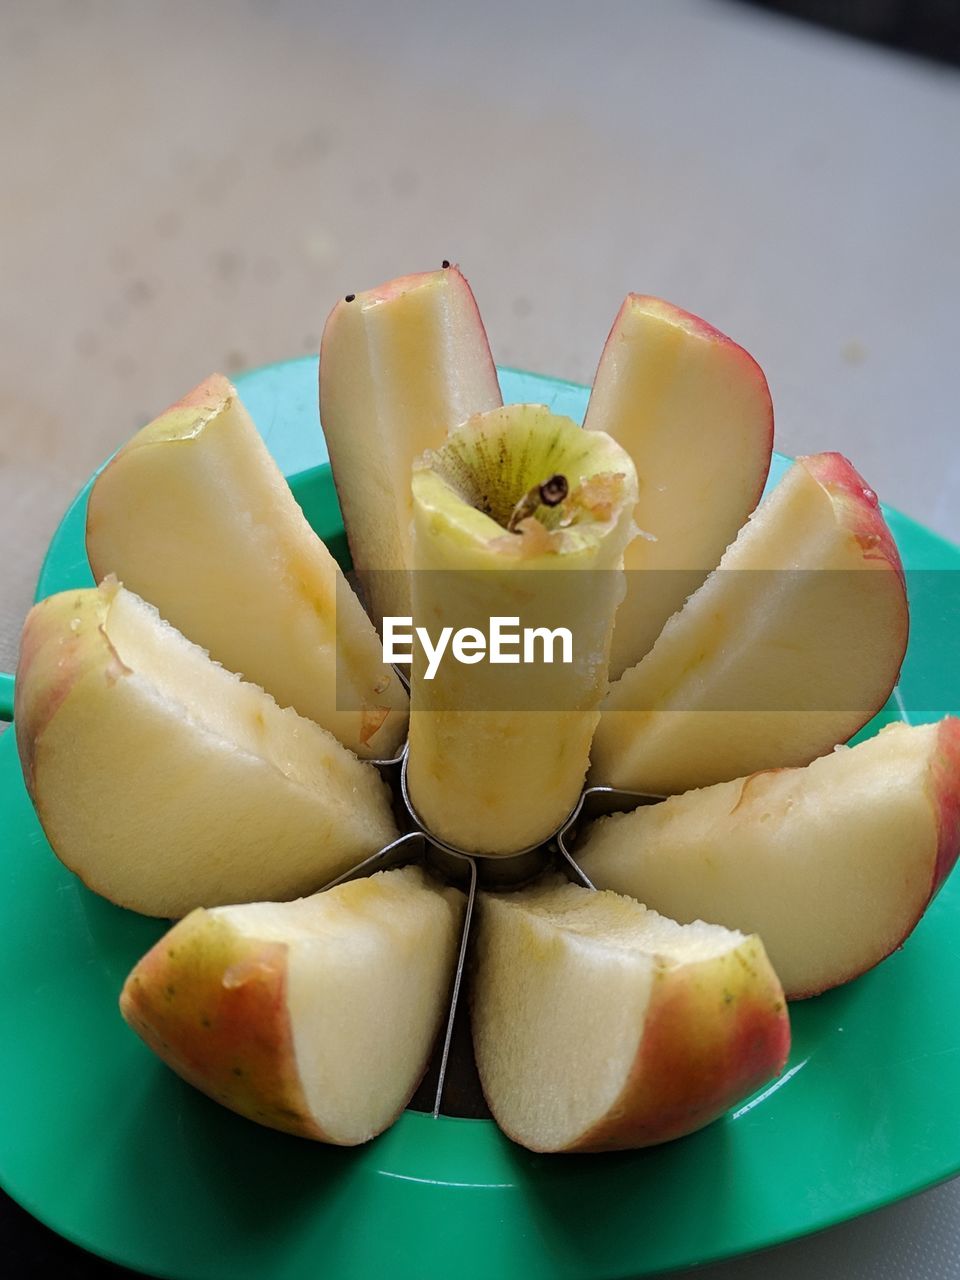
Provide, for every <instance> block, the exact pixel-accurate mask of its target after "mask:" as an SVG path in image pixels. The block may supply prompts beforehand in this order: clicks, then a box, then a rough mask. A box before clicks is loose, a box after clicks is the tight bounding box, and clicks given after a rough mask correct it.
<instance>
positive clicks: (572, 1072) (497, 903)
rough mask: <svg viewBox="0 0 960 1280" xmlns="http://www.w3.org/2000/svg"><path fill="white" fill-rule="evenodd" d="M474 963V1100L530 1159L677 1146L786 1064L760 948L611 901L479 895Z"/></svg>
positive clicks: (779, 1014) (550, 894) (782, 1030)
mask: <svg viewBox="0 0 960 1280" xmlns="http://www.w3.org/2000/svg"><path fill="white" fill-rule="evenodd" d="M474 967H475V976H474V983H473V998H472V1025H473V1042H474V1051H475V1053H476V1058H477V1067H478V1069H479V1072H480V1082H481V1084H482V1086H483V1092H484V1095H485V1097H486V1099H487V1103H488V1105H489V1107H490V1110H491V1111H492V1112H493V1116H494V1119H495V1120H496V1121H497V1124H499V1126H500V1127H501V1129H503V1131H504V1132H505V1133H506V1134H507V1135H508V1136H509V1137H511V1138H513V1140H514V1141H515V1142H519V1143H520V1144H521V1145H522V1146H524V1147H528V1148H530V1150H532V1151H614V1150H621V1149H625V1148H632V1147H647V1146H652V1145H653V1144H655V1143H658V1142H667V1141H669V1140H670V1139H672V1138H679V1137H682V1136H683V1135H684V1134H687V1133H692V1132H693V1131H694V1130H695V1129H700V1128H702V1127H703V1126H704V1125H706V1124H709V1123H710V1121H711V1120H715V1119H716V1118H717V1117H718V1116H719V1115H722V1114H723V1112H724V1111H726V1110H727V1109H728V1108H729V1107H731V1106H732V1105H733V1104H734V1103H735V1102H738V1101H739V1100H740V1099H741V1098H744V1097H746V1096H747V1095H748V1094H750V1093H752V1092H753V1091H754V1090H755V1089H757V1088H759V1086H760V1085H762V1084H763V1083H764V1082H765V1081H767V1080H769V1079H770V1078H771V1077H772V1076H775V1075H777V1074H778V1073H779V1072H780V1071H781V1070H782V1068H783V1066H784V1063H785V1062H786V1060H787V1054H788V1052H789V1048H790V1023H789V1019H788V1015H787V1010H786V1003H785V1001H784V998H783V991H782V990H781V988H780V983H779V981H778V979H777V975H776V974H775V973H774V971H773V969H772V968H771V966H770V962H769V961H768V960H767V957H766V955H765V953H764V949H763V944H762V943H761V941H760V939H759V938H757V937H744V935H743V934H741V933H736V932H731V931H729V930H727V929H723V928H721V927H719V926H717V925H711V924H703V923H702V922H700V921H698V922H697V923H696V924H690V925H679V924H676V923H675V922H674V921H673V920H667V919H665V918H664V917H663V916H659V915H657V913H656V912H655V911H648V910H647V908H646V907H642V906H640V905H639V904H638V903H636V902H634V901H633V900H632V899H630V898H621V897H619V896H618V895H617V894H615V893H593V892H591V891H590V890H589V889H581V888H580V887H579V886H577V885H572V884H564V885H560V886H551V885H548V886H543V887H538V888H535V889H528V890H523V891H521V892H519V893H515V894H510V895H506V896H502V897H494V896H489V895H484V896H483V898H482V901H481V911H480V927H479V934H478V938H477V947H476V953H475V957H474Z"/></svg>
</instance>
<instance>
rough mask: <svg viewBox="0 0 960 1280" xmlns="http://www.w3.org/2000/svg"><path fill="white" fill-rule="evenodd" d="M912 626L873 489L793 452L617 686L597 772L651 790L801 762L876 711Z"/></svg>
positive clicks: (604, 718)
mask: <svg viewBox="0 0 960 1280" xmlns="http://www.w3.org/2000/svg"><path fill="white" fill-rule="evenodd" d="M907 628H908V608H907V596H906V587H905V583H904V574H903V569H902V567H901V564H900V557H899V555H898V553H897V549H896V545H895V544H894V541H893V537H892V535H891V533H890V530H889V529H888V528H887V525H886V523H885V522H884V519H883V516H882V514H881V512H880V508H879V504H878V502H877V497H876V494H875V493H874V492H873V491H872V490H871V489H869V488H868V487H867V486H866V484H865V483H864V481H863V479H862V478H861V477H860V476H859V475H858V474H857V472H856V471H855V470H854V468H853V467H852V466H851V464H850V463H849V462H848V461H847V460H846V459H845V458H843V457H841V456H840V454H837V453H822V454H817V455H815V456H813V457H809V458H800V459H799V460H798V461H797V462H796V463H795V464H794V465H793V466H792V467H791V469H790V470H789V472H788V473H787V475H786V476H785V477H784V479H783V480H782V481H781V483H780V484H779V485H778V486H777V488H776V489H774V491H773V492H772V494H771V495H770V496H769V497H768V498H767V499H766V500H765V501H764V502H763V503H761V505H760V507H759V508H758V509H757V511H756V512H755V513H754V515H753V516H752V517H751V518H750V520H749V521H748V523H747V524H746V525H745V526H744V528H743V530H742V531H741V533H740V535H739V536H738V538H737V540H736V542H734V544H733V545H732V546H731V547H730V549H729V550H728V551H727V553H726V555H725V556H724V557H723V559H722V560H721V562H720V567H719V568H718V569H717V570H716V571H715V572H714V573H713V574H711V576H710V577H709V578H708V579H707V581H706V582H705V583H704V584H703V586H702V587H701V588H700V589H699V590H698V591H697V592H695V593H694V594H693V595H692V596H691V597H690V599H689V600H688V601H687V603H686V604H685V605H684V607H683V608H682V609H681V611H680V612H679V613H678V614H676V615H674V617H673V618H671V619H670V621H669V622H668V623H667V625H666V627H665V628H664V630H663V632H662V634H661V636H660V638H659V640H658V641H657V643H656V644H655V645H654V647H653V649H652V650H651V651H650V653H648V654H647V656H646V657H645V658H644V659H643V660H642V661H641V662H640V663H638V664H637V666H635V667H631V668H630V670H628V671H626V672H624V674H623V675H622V676H621V677H620V679H619V680H618V681H617V682H616V683H615V684H613V685H612V686H611V688H610V692H609V694H608V695H607V698H606V700H605V702H604V705H603V709H602V715H601V721H600V725H599V727H598V729H597V734H596V738H595V739H594V744H593V752H592V762H593V772H592V779H593V781H594V782H597V783H607V784H610V785H612V786H615V787H622V788H625V789H627V790H634V791H642V792H647V793H650V794H653V795H659V794H667V793H671V792H678V791H688V790H690V789H691V788H692V787H702V786H707V785H709V784H710V783H713V782H723V781H727V780H729V779H731V778H737V777H742V776H743V775H745V774H748V773H755V772H756V771H758V770H760V769H769V768H774V767H777V766H784V765H802V764H807V763H809V761H811V760H812V759H814V758H815V757H816V756H819V755H823V754H824V752H826V751H829V750H830V749H831V748H832V747H833V746H834V745H835V744H836V743H838V742H843V741H846V739H847V738H849V737H850V736H851V735H852V734H854V733H855V732H856V731H857V730H858V729H859V728H860V727H861V726H862V725H864V724H865V723H866V722H867V721H868V720H869V719H870V718H871V717H872V716H873V715H874V714H875V713H876V712H877V711H879V710H880V708H881V707H882V706H883V704H884V702H885V701H886V699H887V697H888V696H889V694H890V691H891V689H892V688H893V686H894V684H895V682H896V679H897V675H898V673H899V671H900V664H901V662H902V661H903V655H904V650H905V649H906V643H907Z"/></svg>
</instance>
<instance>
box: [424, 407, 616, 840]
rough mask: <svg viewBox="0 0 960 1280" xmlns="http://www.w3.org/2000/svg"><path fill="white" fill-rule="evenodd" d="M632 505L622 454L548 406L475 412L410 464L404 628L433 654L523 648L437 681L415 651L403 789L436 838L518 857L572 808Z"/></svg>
mask: <svg viewBox="0 0 960 1280" xmlns="http://www.w3.org/2000/svg"><path fill="white" fill-rule="evenodd" d="M550 485H553V486H555V487H556V488H557V493H556V495H553V496H552V497H551V494H550V493H548V492H547V490H548V487H549V486H550ZM636 493H637V489H636V477H635V474H634V470H633V463H632V462H631V461H630V459H629V458H628V457H627V455H626V453H624V451H623V450H622V449H621V448H620V446H619V445H618V444H615V443H614V441H613V440H611V439H610V437H609V436H606V435H604V434H603V433H602V432H599V431H581V430H580V428H579V427H577V426H576V425H575V424H574V423H573V422H571V421H570V419H569V418H560V417H557V416H556V415H555V414H552V413H550V411H549V410H548V409H546V408H545V407H544V406H543V405H507V406H505V407H504V408H502V409H493V410H491V411H490V412H489V413H484V414H478V415H477V416H476V417H474V418H471V419H470V420H469V421H468V422H467V423H466V424H465V425H464V426H462V427H460V428H459V429H458V430H457V431H455V432H453V434H452V435H451V436H450V437H449V439H448V440H447V441H446V443H445V444H443V445H442V446H441V448H439V449H437V450H434V451H433V452H432V453H427V454H425V455H424V457H423V459H422V460H421V461H420V462H418V463H417V465H416V467H415V468H414V473H413V496H414V511H415V523H414V549H413V565H414V569H415V572H414V574H413V616H414V618H415V619H417V620H418V621H420V620H422V621H423V622H424V623H425V624H426V628H427V630H428V631H429V633H430V635H431V637H432V639H433V640H434V642H435V643H436V642H437V641H438V639H439V637H440V636H441V634H443V633H444V632H446V633H448V634H453V635H454V636H455V637H458V638H460V637H463V636H464V635H467V636H471V637H472V638H473V639H475V640H476V639H477V638H478V637H481V638H483V637H485V636H486V633H487V632H488V631H491V632H492V627H493V624H494V622H495V621H498V622H500V623H506V624H511V625H512V626H513V627H515V631H512V632H510V633H509V634H515V635H516V636H517V637H518V640H517V642H516V643H515V645H513V646H511V647H510V650H509V653H505V654H502V655H501V656H500V658H499V659H498V658H497V656H496V654H495V653H494V651H493V649H492V647H491V648H490V649H488V650H487V651H486V652H485V653H477V652H476V651H474V652H473V653H471V654H468V655H462V656H460V657H459V659H458V657H457V655H456V650H455V651H454V653H451V654H450V655H448V656H447V657H445V658H444V660H443V661H442V662H441V663H440V665H439V668H438V669H437V670H435V671H433V672H432V673H431V671H430V668H429V665H428V664H427V662H426V661H425V653H424V650H423V649H422V648H420V647H419V646H418V647H417V648H416V649H415V650H414V661H413V667H412V683H411V715H410V741H409V753H408V757H407V779H408V784H409V793H410V798H411V800H412V801H413V804H414V806H415V808H416V809H417V811H418V813H419V815H420V818H421V819H422V820H423V821H424V822H425V824H426V826H427V827H428V828H429V829H430V830H431V831H432V832H433V834H434V835H436V836H439V837H440V839H441V840H444V841H446V842H447V843H449V844H452V845H454V846H455V847H456V848H458V849H462V850H466V851H469V852H473V853H482V854H490V855H504V854H512V853H517V852H519V851H521V850H523V849H526V848H527V847H528V846H530V845H532V844H535V843H537V842H539V841H541V840H544V839H546V838H547V837H548V836H549V835H550V834H551V833H552V832H553V831H554V830H556V828H557V827H558V826H559V824H560V823H561V822H562V821H563V819H564V818H565V817H566V816H567V814H568V813H569V812H570V810H571V809H572V808H573V806H574V804H575V803H576V801H577V798H578V796H579V794H580V790H581V788H582V786H583V780H584V777H585V775H586V771H587V765H588V762H589V754H590V740H591V738H592V737H593V731H594V729H595V727H596V723H597V717H598V708H599V704H600V701H601V699H602V697H603V694H604V691H605V688H606V672H607V658H608V654H609V650H610V632H611V629H612V626H613V617H614V614H615V612H616V608H617V605H618V603H619V602H620V600H621V599H622V595H623V574H622V572H621V566H622V563H623V548H624V546H625V544H626V541H627V539H628V537H629V536H630V531H631V528H632V525H631V512H632V510H633V504H634V502H635V501H636ZM554 499H555V500H554ZM562 630H565V631H566V632H567V634H568V636H569V652H565V651H564V646H563V642H562V637H559V633H560V632H561V631H562ZM531 636H532V637H533V641H532V643H531V644H530V645H529V647H528V640H529V639H530V637H531ZM555 637H558V638H556V639H555ZM478 643H479V641H478ZM478 659H479V661H478Z"/></svg>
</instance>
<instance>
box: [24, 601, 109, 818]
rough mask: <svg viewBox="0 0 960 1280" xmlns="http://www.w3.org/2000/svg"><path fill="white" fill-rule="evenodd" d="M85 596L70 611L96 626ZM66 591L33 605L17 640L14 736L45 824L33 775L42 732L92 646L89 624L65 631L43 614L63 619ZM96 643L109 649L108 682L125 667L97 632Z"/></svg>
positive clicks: (87, 663)
mask: <svg viewBox="0 0 960 1280" xmlns="http://www.w3.org/2000/svg"><path fill="white" fill-rule="evenodd" d="M89 594H90V593H89V592H87V591H82V592H80V593H79V594H78V596H77V599H76V601H75V602H74V606H73V607H74V610H75V611H76V613H77V615H78V617H82V618H83V621H84V623H88V624H89V626H95V625H96V622H97V619H96V617H95V614H94V611H95V608H96V605H95V604H92V602H91V601H90V599H89V598H88V597H89ZM68 595H69V592H61V593H59V594H58V595H55V596H48V597H47V598H46V599H45V600H41V601H40V602H39V604H35V605H34V606H33V608H32V609H31V610H30V612H29V613H28V614H27V618H26V621H25V622H24V624H23V632H22V633H21V636H20V656H19V659H18V662H17V679H16V683H15V686H14V689H15V692H14V709H13V723H14V730H15V732H16V736H17V750H18V752H19V754H20V764H21V767H22V769H23V779H24V782H25V783H26V787H27V791H28V793H29V795H30V799H31V800H32V801H33V803H34V807H35V808H36V810H37V813H38V815H39V817H40V820H41V822H42V821H43V813H42V805H41V804H40V802H39V799H38V794H37V787H36V776H37V767H36V766H37V754H38V752H39V750H40V747H41V742H42V739H43V732H44V730H45V729H46V727H47V725H48V724H49V723H50V721H51V720H52V719H53V717H54V715H55V714H56V712H57V711H58V710H59V708H60V707H61V705H62V704H63V702H64V701H65V700H66V699H67V697H69V695H70V693H71V691H72V690H73V689H74V687H75V686H76V684H77V683H78V682H79V681H80V680H81V679H82V678H83V677H84V676H85V675H86V674H87V672H88V670H89V669H90V666H91V656H92V655H91V645H90V640H89V637H88V635H87V634H86V631H87V626H86V625H84V626H82V627H77V628H75V629H73V630H71V631H70V632H69V633H65V632H64V629H63V627H61V626H58V625H53V626H51V625H50V624H49V623H48V621H47V615H48V614H52V615H53V617H54V618H57V617H58V615H61V614H62V612H63V605H64V600H65V598H66V597H67V596H68ZM98 642H99V643H100V644H102V646H103V648H105V649H106V650H108V653H109V660H108V661H107V663H106V665H105V678H106V679H107V680H108V681H109V682H111V683H112V682H113V681H114V680H118V679H120V678H121V677H122V676H123V675H125V674H127V673H128V671H129V668H128V667H127V666H125V664H124V663H123V662H122V661H121V660H120V657H119V655H118V654H117V652H116V650H115V649H114V648H113V646H112V645H111V644H110V641H109V640H108V639H107V637H106V634H105V633H104V631H103V630H102V629H100V630H99V636H98Z"/></svg>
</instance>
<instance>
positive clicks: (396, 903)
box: [120, 867, 463, 1146]
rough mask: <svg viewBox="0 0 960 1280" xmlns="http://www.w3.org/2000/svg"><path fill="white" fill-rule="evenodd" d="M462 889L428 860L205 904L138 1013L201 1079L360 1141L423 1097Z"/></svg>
mask: <svg viewBox="0 0 960 1280" xmlns="http://www.w3.org/2000/svg"><path fill="white" fill-rule="evenodd" d="M462 915H463V895H462V894H461V893H460V892H459V891H458V890H456V889H450V888H441V887H439V886H437V885H434V884H433V883H432V882H431V881H429V880H428V879H427V877H426V876H425V874H424V872H423V871H422V870H421V869H420V868H419V867H405V868H404V869H403V870H400V871H382V872H380V873H379V874H378V875H375V876H371V877H370V878H369V879H367V880H354V881H352V882H350V883H348V884H344V885H341V886H339V887H338V888H335V889H330V890H328V891H327V892H326V893H318V894H314V895H313V897H310V898H301V899H300V900H299V901H297V902H285V903H279V904H278V903H273V902H256V903H250V904H247V905H246V906H234V907H216V908H214V909H213V910H210V911H206V910H203V909H200V910H197V911H193V912H191V914H190V915H189V916H187V918H186V919H185V920H181V921H180V923H179V924H178V925H176V926H175V927H174V928H173V929H172V930H171V931H170V932H169V933H168V934H167V935H166V936H165V937H163V938H161V939H160V941H159V942H158V943H157V944H156V946H155V947H154V948H153V950H152V951H149V952H148V953H147V955H146V956H144V958H143V959H142V960H141V961H140V963H139V964H138V965H137V966H136V968H135V969H134V970H133V972H132V973H131V974H130V977H129V978H128V979H127V981H126V984H125V986H124V988H123V993H122V995H121V996H120V1008H121V1011H122V1013H123V1016H124V1018H126V1020H127V1022H128V1023H129V1024H130V1026H131V1027H132V1028H133V1029H134V1031H136V1032H137V1034H138V1035H139V1036H140V1037H141V1038H142V1039H143V1040H144V1041H145V1042H146V1043H147V1044H148V1045H149V1047H150V1048H151V1049H152V1050H153V1051H154V1052H155V1053H156V1054H158V1055H159V1056H160V1057H161V1058H162V1059H163V1060H164V1062H166V1063H167V1064H168V1065H169V1066H171V1067H172V1068H173V1070H174V1071H176V1072H177V1074H178V1075H180V1076H182V1077H183V1078H184V1080H187V1081H188V1082H189V1083H190V1084H192V1085H195V1086H196V1087H197V1088H198V1089H201V1090H203V1092H204V1093H206V1094H209V1096H210V1097H211V1098H214V1099H215V1100H216V1101H217V1102H221V1103H223V1104H224V1105H225V1106H227V1107H230V1108H231V1109H232V1110H233V1111H237V1112H239V1113H240V1115H242V1116H246V1117H247V1118H248V1119H250V1120H256V1121H257V1122H258V1123H260V1124H264V1125H269V1126H270V1127H271V1128H273V1129H282V1130H283V1131H284V1132H286V1133H293V1134H297V1135H299V1136H300V1137H304V1138H314V1139H317V1140H319V1141H321V1142H332V1143H336V1144H338V1145H340V1146H355V1145H357V1144H358V1143H361V1142H366V1141H368V1140H369V1139H370V1138H373V1137H375V1136H376V1135H377V1134H378V1133H382V1132H383V1130H384V1129H386V1128H387V1127H388V1126H389V1125H390V1124H392V1123H393V1121H394V1120H395V1119H396V1117H397V1116H398V1114H399V1113H400V1112H401V1111H402V1110H403V1108H404V1107H405V1106H406V1105H407V1103H408V1102H409V1101H410V1098H411V1096H412V1095H413V1092H414V1090H415V1089H416V1087H417V1084H418V1083H419V1081H420V1078H421V1076H422V1075H423V1072H424V1070H425V1068H426V1065H427V1063H428V1061H429V1058H430V1053H431V1050H432V1048H433V1042H434V1040H435V1038H436V1035H437V1031H438V1030H439V1027H440V1024H441V1022H442V1020H443V1016H444V1013H445V1011H446V1008H447V1000H448V996H449V990H450V981H451V977H452V972H453V962H454V955H455V952H456V949H457V943H458V940H459V933H460V922H461V918H462Z"/></svg>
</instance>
